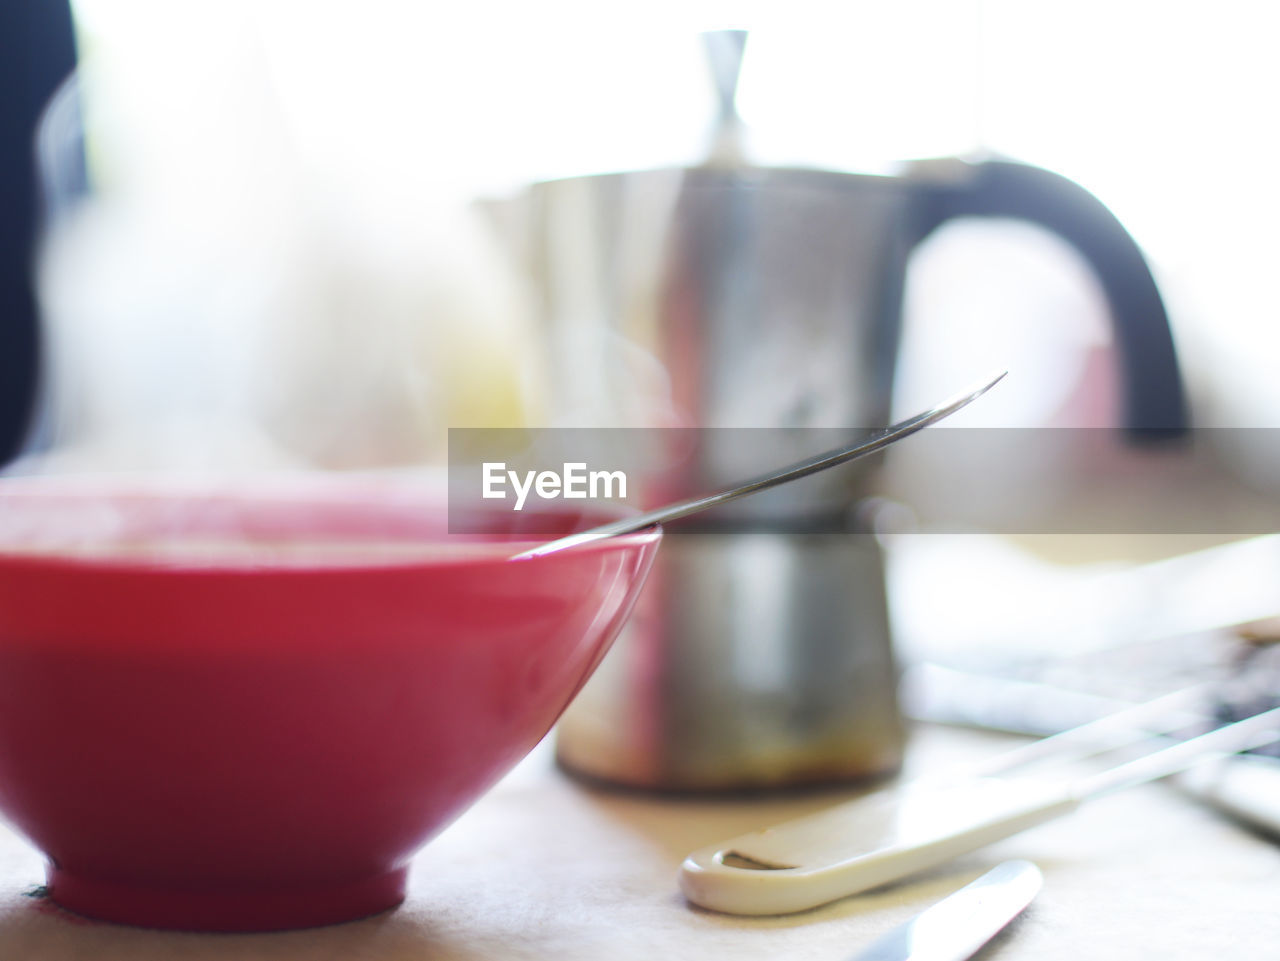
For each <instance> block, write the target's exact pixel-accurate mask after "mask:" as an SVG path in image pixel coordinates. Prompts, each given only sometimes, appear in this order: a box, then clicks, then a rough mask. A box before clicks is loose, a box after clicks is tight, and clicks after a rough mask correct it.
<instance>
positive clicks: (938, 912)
mask: <svg viewBox="0 0 1280 961" xmlns="http://www.w3.org/2000/svg"><path fill="white" fill-rule="evenodd" d="M1043 883H1044V879H1043V877H1042V876H1041V874H1040V869H1039V868H1037V867H1036V866H1035V865H1034V864H1032V863H1031V862H1030V861H1005V862H1004V863H1003V864H998V865H996V867H994V868H992V869H991V870H990V871H988V872H987V873H986V874H984V875H983V876H982V877H980V878H978V880H976V881H974V882H973V883H971V884H966V885H965V886H964V887H962V888H961V889H960V890H959V891H956V892H955V893H954V894H950V895H948V896H947V897H945V898H943V899H942V900H941V901H939V902H938V903H937V904H935V905H933V906H932V907H930V908H928V909H927V910H925V911H923V912H922V913H920V914H918V915H916V916H915V917H914V918H912V919H911V920H910V921H908V922H907V923H906V924H903V925H901V926H900V927H897V928H894V929H893V930H892V931H890V932H889V933H888V934H886V935H885V936H884V937H882V938H880V939H878V940H876V941H874V942H872V943H871V944H870V945H869V946H868V947H867V948H865V949H864V950H862V951H859V952H858V953H857V954H855V955H854V956H853V957H851V958H850V959H849V961H965V959H966V958H970V957H972V956H973V955H974V954H975V953H977V951H978V949H980V948H981V947H982V946H983V945H984V944H986V943H987V942H988V941H990V940H991V939H992V938H993V937H995V936H996V935H997V934H999V933H1000V931H1002V930H1003V929H1004V927H1005V925H1007V924H1008V923H1009V922H1010V921H1012V920H1013V919H1014V918H1016V917H1017V916H1018V915H1019V914H1021V913H1022V911H1023V909H1024V908H1026V906H1027V905H1028V904H1030V903H1031V901H1032V899H1033V898H1034V897H1035V896H1036V894H1038V893H1039V891H1040V887H1041V885H1042V884H1043Z"/></svg>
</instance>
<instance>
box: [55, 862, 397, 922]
mask: <svg viewBox="0 0 1280 961" xmlns="http://www.w3.org/2000/svg"><path fill="white" fill-rule="evenodd" d="M407 874H408V869H407V868H399V869H397V870H395V871H388V872H387V873H386V874H378V875H374V876H373V877H368V878H362V879H361V880H359V881H353V882H346V883H343V884H329V885H322V886H315V887H305V888H289V889H268V890H254V889H241V890H181V889H175V888H156V887H146V886H143V885H137V884H131V883H128V882H121V881H118V880H99V879H96V878H88V877H84V876H83V875H79V874H76V873H75V872H74V871H67V870H65V869H62V868H55V867H50V868H49V870H48V882H47V888H48V894H49V899H50V900H51V901H53V902H54V903H55V904H57V905H59V906H60V907H63V908H66V909H67V910H68V911H73V912H75V913H76V914H80V915H84V916H85V917H89V918H95V919H97V920H100V921H112V922H115V923H117V924H131V925H136V926H138V927H143V928H167V929H171V930H178V931H281V930H287V929H290V928H312V927H319V926H321V925H325V924H338V923H340V922H342V921H354V920H356V919H358V918H365V917H369V916H370V915H373V914H379V913H381V912H383V911H387V910H390V909H391V908H394V907H396V906H397V905H398V904H400V902H401V901H403V900H404V893H405V879H406V877H407Z"/></svg>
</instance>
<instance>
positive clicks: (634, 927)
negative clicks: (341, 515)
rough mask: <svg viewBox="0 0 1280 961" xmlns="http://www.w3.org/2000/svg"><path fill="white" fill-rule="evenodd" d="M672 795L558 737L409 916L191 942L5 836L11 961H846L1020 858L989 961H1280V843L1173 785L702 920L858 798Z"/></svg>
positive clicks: (930, 763) (958, 751)
mask: <svg viewBox="0 0 1280 961" xmlns="http://www.w3.org/2000/svg"><path fill="white" fill-rule="evenodd" d="M1013 743H1017V741H1016V739H1013V738H1010V737H1007V736H1003V735H995V734H989V733H979V732H974V731H965V730H960V729H953V728H945V727H937V726H920V727H918V728H917V729H916V730H915V731H914V733H913V736H912V741H911V748H910V752H909V757H908V769H909V770H911V771H916V772H919V771H924V770H929V769H931V768H933V767H936V766H937V765H940V764H947V765H950V764H952V763H956V762H959V761H963V760H965V759H968V758H975V759H976V758H979V757H982V756H986V755H989V754H992V753H995V752H998V751H1000V750H1003V749H1005V748H1007V747H1008V746H1009V745H1011V744H1013ZM855 793H857V792H856V791H854V790H832V791H822V792H809V793H806V794H803V795H791V796H785V797H779V796H766V797H761V798H754V799H752V798H742V799H731V800H726V799H717V800H698V799H690V798H683V799H671V798H666V799H661V798H654V797H649V796H643V795H638V794H631V793H617V792H611V791H606V790H602V789H599V788H594V787H587V786H584V785H582V784H580V783H577V782H575V781H573V780H571V779H569V778H567V777H566V776H565V775H563V774H562V773H560V772H559V771H558V770H556V768H555V767H554V765H553V762H552V751H551V745H550V743H549V742H544V743H543V744H542V745H541V746H539V748H538V749H537V750H535V751H534V753H533V754H531V755H530V756H529V757H528V758H527V759H526V760H525V761H524V762H523V763H522V764H521V765H520V766H518V767H517V768H516V769H515V770H514V771H513V772H512V773H511V774H510V775H508V777H507V778H506V779H505V780H503V781H502V782H501V783H500V784H499V785H498V786H497V787H496V788H495V789H494V790H493V791H491V792H490V793H489V794H488V795H486V796H485V797H484V798H482V799H481V801H480V802H479V803H478V804H476V805H475V807H473V808H472V809H471V810H470V811H468V812H467V813H466V814H465V815H463V816H462V818H460V819H459V820H458V821H457V822H456V823H455V824H454V825H453V826H451V827H450V828H449V829H448V830H447V831H446V832H445V833H444V834H442V835H441V836H440V837H439V838H437V839H436V840H435V841H433V842H432V843H431V844H429V845H428V846H427V847H426V848H425V849H424V850H423V851H422V852H421V853H420V854H419V856H418V857H417V859H416V860H415V862H414V864H413V868H412V872H411V879H410V893H409V896H408V899H407V900H406V901H405V903H404V905H403V906H401V907H400V908H399V909H398V910H395V911H392V912H389V913H386V914H383V915H379V916H377V917H373V918H368V919H366V920H362V921H356V922H352V923H349V924H342V925H335V926H332V927H327V928H318V929H314V930H310V931H298V932H285V933H274V934H253V935H208V934H182V933H173V932H162V931H149V930H142V929H137V928H129V927H122V926H117V925H111V924H103V923H98V922H93V921H88V920H86V919H83V918H79V917H76V916H74V915H71V914H68V913H66V912H64V911H62V910H60V909H59V908H57V907H56V906H55V905H53V904H51V903H50V902H48V901H47V900H45V899H44V898H42V897H41V896H39V892H38V886H39V884H40V882H41V879H42V871H43V866H42V859H41V857H40V855H39V854H38V853H36V852H35V851H34V850H32V849H31V848H30V847H29V846H28V845H27V844H26V843H25V842H24V841H23V840H22V839H21V838H19V837H18V836H17V835H15V834H13V833H12V832H11V831H10V830H8V829H7V828H5V827H3V826H0V959H4V961H73V959H74V961H88V959H93V961H151V959H156V961H159V959H182V961H224V959H234V961H241V959H264V961H266V959H270V961H294V959H298V961H301V959H306V961H329V959H333V961H339V959H341V961H410V959H413V961H422V959H427V958H430V959H502V958H538V959H552V958H554V959H564V961H576V959H604V958H608V959H611V961H612V959H630V958H635V959H646V961H652V959H655V958H700V959H705V958H726V959H729V958H732V959H734V961H748V959H753V958H761V959H763V958H769V959H778V958H786V959H788V961H805V959H813V961H840V959H844V958H847V957H848V956H850V955H851V954H853V953H855V952H856V951H857V950H858V949H859V948H860V947H861V946H863V945H865V944H866V943H867V942H869V941H870V940H872V939H873V938H875V937H876V936H878V935H879V934H881V933H883V932H885V931H887V930H888V929H889V928H891V927H893V926H894V925H896V924H898V923H900V922H902V921H904V920H906V919H907V918H908V917H910V916H911V915H913V914H914V913H916V912H918V911H920V910H922V909H923V908H925V907H926V906H928V905H929V904H930V903H932V902H934V901H936V900H938V899H940V898H942V897H944V896H945V895H947V894H949V893H950V892H951V891H953V890H955V889H956V888H959V887H960V886H962V885H964V884H967V883H968V882H969V881H971V880H973V879H974V878H976V877H977V876H978V875H980V874H982V873H983V872H984V871H986V870H987V869H988V868H990V867H992V866H993V865H995V864H996V863H998V862H1000V861H1002V860H1006V859H1009V858H1027V859H1030V860H1032V861H1034V862H1036V863H1037V864H1038V865H1039V866H1040V868H1041V870H1042V871H1043V872H1044V875H1045V887H1044V890H1043V891H1042V892H1041V893H1040V895H1039V897H1038V898H1037V899H1036V901H1035V902H1034V903H1033V904H1032V905H1031V907H1030V908H1029V909H1028V910H1027V911H1026V913H1025V914H1023V915H1022V916H1021V917H1020V918H1019V919H1017V920H1016V921H1015V922H1014V923H1013V924H1012V925H1010V927H1009V928H1007V929H1006V931H1005V932H1004V933H1003V934H1001V935H1000V936H999V937H998V938H997V939H996V940H995V941H994V942H993V943H992V944H990V945H989V946H988V947H987V948H986V949H985V950H984V952H983V954H982V955H981V957H982V958H985V959H989V961H994V959H997V958H999V959H1001V961H1017V959H1036V961H1055V959H1059V958H1062V959H1072V961H1075V959H1078V958H1082V957H1083V958H1088V959H1090V961H1106V959H1110V958H1116V959H1129V958H1134V959H1136V958H1150V957H1158V958H1160V959H1161V961H1177V959H1191V958H1197V959H1199V958H1219V957H1222V956H1223V954H1224V949H1229V950H1230V952H1231V955H1232V956H1235V957H1251V958H1266V957H1273V956H1274V955H1275V950H1276V945H1277V944H1280V907H1278V906H1277V904H1278V902H1277V897H1278V896H1280V844H1276V843H1274V842H1272V841H1269V840H1267V839H1266V838H1264V837H1262V836H1260V835H1257V834H1254V833H1252V832H1251V831H1249V830H1248V829H1246V828H1244V827H1242V826H1240V825H1238V824H1236V823H1233V822H1232V821H1230V820H1229V819H1227V818H1226V817H1225V816H1223V815H1221V814H1218V813H1216V812H1214V811H1213V810H1210V809H1208V808H1206V807H1203V806H1201V805H1199V804H1198V803H1196V802H1195V801H1193V800H1191V799H1190V798H1188V797H1185V796H1184V795H1182V794H1180V793H1179V792H1178V791H1177V790H1176V789H1175V788H1174V787H1172V786H1170V785H1166V784H1155V785H1148V786H1145V787H1141V788H1136V789H1133V790H1131V791H1128V792H1125V793H1121V794H1117V795H1114V796H1112V797H1109V798H1105V799H1102V800H1098V801H1095V802H1092V803H1090V804H1088V805H1086V806H1085V807H1084V808H1083V809H1081V810H1080V811H1078V812H1077V813H1075V814H1073V815H1072V816H1070V817H1069V818H1066V819H1064V820H1061V821H1057V822H1053V823H1050V824H1046V825H1043V826H1041V827H1038V828H1035V829H1033V830H1031V831H1029V832H1027V833H1025V834H1022V835H1020V836H1017V837H1014V838H1010V839H1008V840H1006V841H1003V842H1001V843H1000V844H998V845H996V846H994V847H991V848H988V849H986V850H984V851H981V852H978V853H975V854H972V855H969V856H966V857H965V858H963V859H961V860H958V861H956V862H954V863H952V864H949V865H947V866H945V867H944V868H940V869H937V870H935V871H932V872H929V873H927V874H924V875H921V876H919V877H916V878H914V879H912V880H910V881H908V882H904V883H901V884H898V885H895V886H893V887H889V888H884V889H881V890H879V891H876V892H872V893H869V894H866V895H862V896H860V897H855V898H849V899H846V900H844V901H842V902H838V903H836V904H832V905H828V906H826V907H824V908H820V909H818V910H815V911H810V912H807V913H804V914H799V915H794V916H790V917H776V918H753V919H747V918H734V917H727V916H722V915H717V914H713V913H710V912H707V911H703V910H700V909H697V908H694V907H692V906H690V905H689V904H688V903H687V902H686V901H685V900H684V899H683V898H682V897H681V895H680V893H679V891H678V889H677V887H676V884H675V872H676V867H677V865H678V864H679V863H680V861H681V859H682V858H683V857H684V855H685V854H687V853H688V852H689V851H691V850H693V849H695V848H697V847H701V846H703V845H705V844H709V843H712V842H715V841H719V840H724V839H727V838H729V837H732V836H734V835H737V834H741V833H743V832H745V831H748V830H753V829H756V828H758V827H762V826H765V825H767V824H770V823H773V822H775V821H778V820H782V819H785V818H789V817H794V816H798V815H800V814H804V813H807V812H809V811H812V810H816V809H818V808H821V807H824V806H826V805H829V804H832V803H835V802H837V801H840V800H843V799H845V798H847V797H851V796H853V795H854V794H855Z"/></svg>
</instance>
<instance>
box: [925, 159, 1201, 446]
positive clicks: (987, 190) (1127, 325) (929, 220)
mask: <svg viewBox="0 0 1280 961" xmlns="http://www.w3.org/2000/svg"><path fill="white" fill-rule="evenodd" d="M923 201H924V203H923V206H922V208H921V213H922V220H921V222H920V225H919V232H918V234H917V239H918V240H923V239H924V238H925V237H926V236H928V235H929V234H930V233H931V232H932V231H933V230H934V229H935V228H937V227H938V226H939V225H941V224H942V223H943V222H944V221H947V220H950V219H952V218H956V217H1012V218H1017V219H1019V220H1025V221H1029V222H1031V223H1034V224H1038V225H1040V226H1042V227H1045V228H1047V229H1048V230H1050V231H1052V232H1053V233H1055V234H1057V235H1058V236H1059V237H1062V238H1063V239H1064V240H1066V241H1067V242H1068V243H1070V244H1071V245H1072V246H1073V247H1074V248H1075V249H1076V250H1077V251H1079V252H1080V254H1081V255H1083V257H1084V258H1085V260H1086V261H1087V262H1088V264H1089V265H1090V267H1091V268H1092V269H1093V272H1094V273H1095V274H1096V275H1097V278H1098V280H1099V282H1100V283H1101V285H1102V289H1103V292H1104V293H1105V294H1106V296H1107V300H1108V301H1109V302H1110V305H1111V314H1112V322H1113V325H1114V327H1115V337H1116V343H1117V344H1118V345H1119V348H1120V357H1121V361H1122V363H1123V365H1124V372H1125V377H1124V397H1125V413H1124V417H1125V424H1126V427H1127V428H1128V430H1129V432H1130V433H1131V434H1132V435H1134V436H1136V437H1139V438H1147V439H1149V438H1158V437H1163V436H1169V435H1177V434H1180V433H1182V432H1184V431H1185V430H1186V427H1187V408H1186V397H1185V395H1184V393H1183V388H1182V377H1181V375H1180V373H1179V370H1178V359H1177V354H1176V352H1175V350H1174V345H1173V335H1172V334H1171V332H1170V330H1169V318H1168V314H1167V313H1166V312H1165V307H1164V301H1163V300H1161V298H1160V292H1159V290H1158V289H1157V288H1156V282H1155V278H1154V277H1152V275H1151V269H1150V268H1149V267H1148V266H1147V262H1146V260H1145V259H1144V258H1143V256H1142V252H1141V251H1140V250H1139V249H1138V245H1137V243H1135V242H1134V240H1133V238H1132V237H1131V236H1130V235H1129V232H1128V231H1127V230H1125V228H1124V227H1123V226H1122V225H1121V223H1120V221H1119V220H1117V219H1116V217H1115V215H1114V214H1112V213H1111V211H1110V210H1108V209H1107V208H1106V207H1105V206H1104V205H1103V204H1102V202H1101V201H1099V200H1098V199H1097V198H1096V197H1094V196H1093V194H1091V193H1089V192H1088V191H1087V190H1085V189H1084V188H1083V187H1081V186H1079V185H1078V184H1076V183H1075V182H1074V181H1071V180H1068V179H1067V178H1065V177H1062V176H1059V175H1058V174H1055V173H1050V172H1049V171H1047V170H1042V169H1041V168H1039V167H1031V166H1028V165H1026V164H1019V163H1011V162H1008V161H988V162H985V163H978V164H973V165H969V166H968V169H967V170H966V171H965V175H964V176H962V177H960V178H954V179H953V178H947V180H946V181H945V182H939V183H931V184H929V185H928V186H926V187H925V188H924V197H923Z"/></svg>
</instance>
